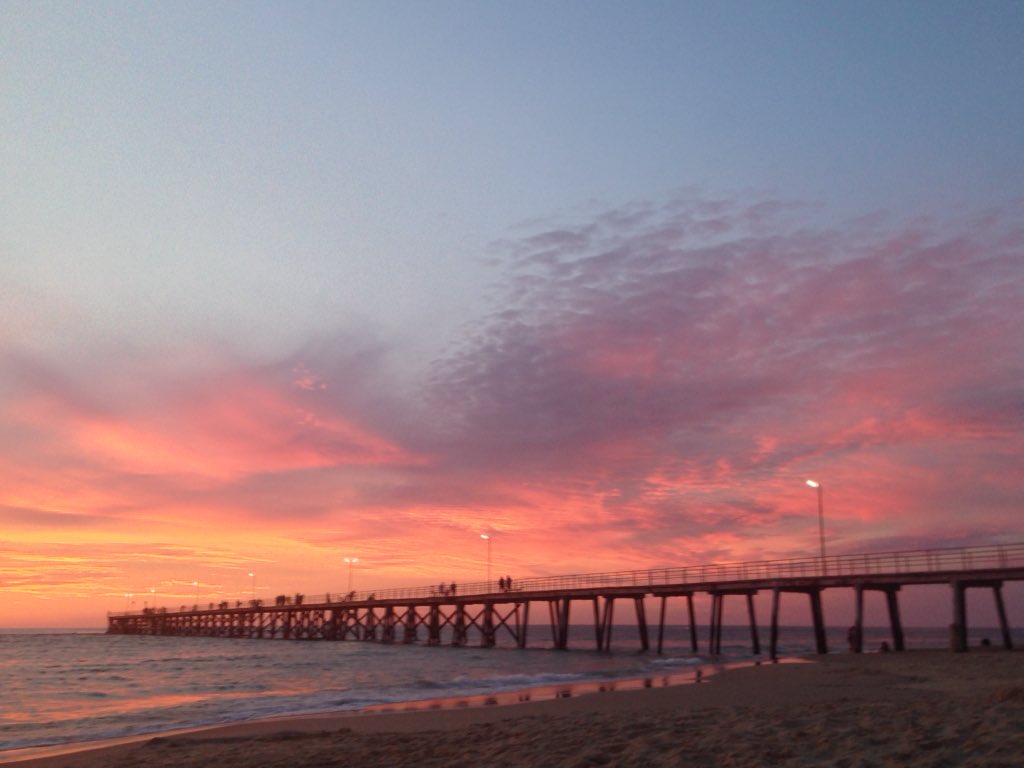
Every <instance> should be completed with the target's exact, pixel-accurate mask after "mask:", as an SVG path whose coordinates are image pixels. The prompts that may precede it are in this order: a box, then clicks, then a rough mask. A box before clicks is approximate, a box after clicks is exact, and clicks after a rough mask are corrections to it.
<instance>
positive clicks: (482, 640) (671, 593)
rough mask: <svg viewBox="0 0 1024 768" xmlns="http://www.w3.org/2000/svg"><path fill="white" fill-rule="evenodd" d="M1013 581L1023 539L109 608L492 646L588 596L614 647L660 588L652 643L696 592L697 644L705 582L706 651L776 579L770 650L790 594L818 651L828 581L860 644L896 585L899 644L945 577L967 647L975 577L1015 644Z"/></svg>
mask: <svg viewBox="0 0 1024 768" xmlns="http://www.w3.org/2000/svg"><path fill="white" fill-rule="evenodd" d="M1009 581H1024V543H1018V544H999V545H990V546H984V547H964V548H957V549H932V550H915V551H904V552H882V553H869V554H857V555H838V556H831V557H828V558H825V559H822V558H804V559H793V560H776V561H762V562H750V563H725V564H712V565H702V566H690V567H668V568H652V569H646V570H632V571H616V572H611V573H590V574H577V575H570V576H555V577H543V578H531V579H522V580H520V581H517V582H515V583H514V584H513V585H512V587H511V588H506V589H497V586H498V585H496V584H494V583H484V582H480V583H471V584H465V585H460V586H459V587H458V589H457V591H449V590H446V591H445V593H444V594H441V593H440V591H439V589H438V588H437V587H416V588H409V589H389V590H378V591H376V592H372V593H367V592H363V593H356V592H349V593H348V594H343V595H342V594H339V595H322V596H316V597H310V598H306V597H303V596H301V595H296V596H294V597H286V596H280V597H278V598H277V600H276V601H274V602H273V603H269V602H264V601H261V600H250V601H244V602H243V601H235V602H234V603H228V602H221V603H217V604H213V603H210V604H207V605H206V606H205V607H200V606H199V605H192V606H181V607H180V608H179V609H176V610H172V609H170V608H147V609H145V610H143V611H126V612H121V613H111V614H109V615H108V617H107V621H108V627H107V632H108V633H109V634H125V635H174V636H193V637H234V638H258V639H286V640H336V641H340V640H361V641H376V642H383V643H393V642H401V643H417V642H420V641H421V639H422V641H423V642H425V643H426V644H427V645H440V644H441V643H442V640H444V641H445V642H446V643H447V644H450V645H455V646H465V645H469V644H471V641H476V644H477V645H478V646H481V647H491V646H494V645H495V643H496V638H497V636H498V634H499V633H507V635H508V636H509V637H510V638H511V639H512V641H513V642H514V643H515V644H516V645H517V646H518V647H520V648H525V647H526V643H527V634H528V628H529V626H530V622H529V618H530V609H531V606H533V605H536V604H540V605H541V606H544V605H545V604H546V607H547V618H548V621H549V623H550V627H551V640H552V645H553V647H554V648H558V649H566V648H568V647H569V646H568V643H569V616H570V609H571V605H572V603H573V602H574V601H575V602H581V601H582V602H586V603H590V604H591V605H592V607H593V615H594V638H595V647H596V648H597V649H598V650H607V649H608V648H609V647H610V643H611V636H612V627H613V619H614V611H615V603H616V601H620V600H628V601H632V602H633V613H634V614H635V617H636V622H637V628H638V634H639V639H640V649H641V650H643V651H648V650H651V647H652V642H651V634H650V627H649V623H648V620H647V613H646V601H647V600H648V598H653V599H656V600H659V601H660V611H659V618H658V623H657V640H656V643H654V645H655V649H656V650H657V652H659V653H660V652H661V651H662V647H663V639H664V631H665V616H666V608H667V605H668V601H669V600H670V599H672V598H679V599H683V600H685V601H686V606H687V615H688V618H689V627H690V645H691V650H692V651H693V652H694V653H697V652H698V638H697V629H696V621H695V615H694V603H693V598H694V595H696V594H707V595H710V597H711V616H710V621H709V625H710V635H709V637H708V642H707V650H708V652H709V653H712V654H714V653H719V652H720V651H721V638H722V616H723V605H724V602H725V598H726V597H729V596H738V597H743V598H745V600H746V604H747V614H748V619H749V624H750V633H751V646H752V649H753V651H754V653H760V652H761V644H760V637H759V633H758V624H757V619H756V616H755V610H754V596H755V595H757V594H758V593H760V592H762V591H768V590H770V591H771V593H772V611H771V623H770V634H769V648H768V652H769V655H770V656H771V657H772V658H775V657H776V654H777V650H778V647H777V640H778V617H779V606H780V602H781V599H782V596H783V595H784V594H803V595H806V596H807V597H808V603H809V607H810V611H811V619H812V624H813V632H814V638H815V648H816V650H817V652H818V653H827V652H828V647H827V644H826V640H825V619H824V612H823V609H822V601H821V595H822V592H823V591H824V590H826V589H852V590H854V592H855V596H856V610H855V614H856V615H855V617H854V620H853V627H852V630H853V631H854V632H856V638H857V643H856V646H857V650H860V643H859V639H860V637H861V636H862V628H863V607H864V593H865V592H869V591H878V592H882V593H883V594H884V595H885V596H886V603H887V608H888V614H889V620H890V626H891V631H892V640H893V644H892V647H893V649H894V650H897V651H900V650H903V649H904V640H903V630H902V624H901V620H900V611H899V603H898V599H897V595H898V593H899V591H900V590H901V588H902V587H905V586H914V585H922V584H946V585H949V587H950V589H951V594H952V607H953V610H952V616H953V622H952V627H951V647H952V649H953V650H957V651H966V650H967V609H966V605H967V603H966V592H967V590H968V589H972V588H982V589H989V590H991V591H992V594H993V596H994V599H995V604H996V610H997V613H998V616H999V621H1000V632H1001V640H1002V645H1003V646H1004V647H1005V648H1012V640H1011V635H1010V628H1009V622H1008V618H1007V614H1006V609H1005V604H1004V601H1003V595H1002V587H1003V584H1004V583H1005V582H1009ZM421 632H422V633H423V634H422V635H421ZM423 635H425V637H424V636H423Z"/></svg>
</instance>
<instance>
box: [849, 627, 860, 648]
mask: <svg viewBox="0 0 1024 768" xmlns="http://www.w3.org/2000/svg"><path fill="white" fill-rule="evenodd" d="M846 642H848V643H849V644H850V653H860V648H861V646H860V629H859V628H858V627H857V625H856V624H855V625H853V626H852V627H850V628H849V629H848V630H846Z"/></svg>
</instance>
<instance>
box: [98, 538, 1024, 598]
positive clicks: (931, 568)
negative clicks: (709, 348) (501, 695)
mask: <svg viewBox="0 0 1024 768" xmlns="http://www.w3.org/2000/svg"><path fill="white" fill-rule="evenodd" d="M1022 567H1024V542H1019V543H1014V544H991V545H986V546H977V547H958V548H951V549H918V550H903V551H894V552H872V553H863V554H851V555H829V556H828V557H825V558H821V557H806V558H793V559H788V560H760V561H753V562H742V563H712V564H708V565H694V566H674V567H660V568H644V569H638V570H628V571H610V572H599V573H584V574H574V575H567V576H539V577H532V578H524V579H517V580H513V581H512V584H511V589H510V590H508V589H506V590H505V592H501V591H499V589H498V586H499V584H498V581H497V580H492V581H490V582H487V581H476V582H468V583H463V584H458V585H457V586H456V587H455V588H456V590H457V592H456V593H452V592H451V591H450V590H451V588H452V586H453V585H450V584H449V585H447V587H446V589H448V590H449V591H448V592H447V593H446V594H447V596H451V595H452V594H457V595H461V596H479V595H490V594H505V593H507V592H509V591H511V592H512V593H516V592H530V593H537V592H548V591H550V592H563V591H565V590H572V589H595V588H608V589H619V588H629V587H637V588H651V587H663V586H678V587H686V586H688V585H693V586H697V585H707V584H713V583H720V584H724V583H730V582H732V583H737V582H744V581H755V580H757V581H762V582H763V581H765V580H771V579H792V578H844V577H862V576H863V577H870V576H885V575H893V576H904V575H907V574H939V573H951V572H958V571H964V572H969V571H985V570H1001V569H1006V568H1022ZM440 587H441V585H433V586H419V587H398V588H391V589H378V590H372V591H370V590H367V591H359V592H345V591H339V592H333V593H327V594H324V595H304V596H303V597H302V603H303V604H305V605H318V604H321V605H322V604H330V603H340V602H358V601H367V600H420V599H425V598H431V597H440V596H442V594H441V591H440ZM288 600H289V603H288V604H290V605H294V604H295V603H293V602H290V601H291V600H292V597H291V596H289V598H288ZM207 604H208V603H200V604H198V605H188V606H184V608H185V610H205V609H206V608H207ZM234 604H235V602H233V603H232V606H233V605H234ZM237 604H238V605H239V606H240V607H249V606H250V605H251V601H248V600H240V601H237ZM264 604H266V605H268V606H273V605H274V604H275V603H274V602H273V601H272V600H269V601H267V600H265V601H264ZM209 605H210V607H211V608H220V607H222V606H223V603H221V602H217V603H216V604H209ZM155 610H161V611H162V610H164V609H147V610H146V611H117V612H112V613H111V614H110V615H115V616H126V615H137V614H142V613H150V612H153V611H155ZM166 610H171V611H173V610H176V609H175V608H173V607H172V608H168V609H166Z"/></svg>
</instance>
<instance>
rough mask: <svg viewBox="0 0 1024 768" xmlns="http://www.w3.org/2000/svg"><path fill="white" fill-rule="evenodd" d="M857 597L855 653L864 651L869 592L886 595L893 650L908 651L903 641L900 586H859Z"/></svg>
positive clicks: (857, 586)
mask: <svg viewBox="0 0 1024 768" xmlns="http://www.w3.org/2000/svg"><path fill="white" fill-rule="evenodd" d="M854 589H855V591H856V595H857V615H856V618H855V620H854V624H853V626H854V631H855V633H856V635H855V638H854V642H853V645H854V648H853V650H854V653H861V652H863V650H864V593H865V592H866V591H868V590H874V591H876V592H884V593H885V604H886V607H887V609H888V612H889V627H890V629H891V631H892V647H893V650H896V651H903V650H906V644H905V643H904V640H903V623H902V622H901V621H900V606H899V601H898V600H897V593H898V592H899V591H900V585H899V584H857V585H856V586H855V587H854Z"/></svg>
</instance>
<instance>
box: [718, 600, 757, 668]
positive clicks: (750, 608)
mask: <svg viewBox="0 0 1024 768" xmlns="http://www.w3.org/2000/svg"><path fill="white" fill-rule="evenodd" d="M756 594H757V590H756V589H715V590H712V591H711V637H710V642H709V643H708V652H709V653H712V654H720V653H721V652H722V613H723V605H724V603H725V596H726V595H742V596H744V597H746V598H747V616H748V619H749V622H750V645H751V648H752V650H753V652H754V653H755V654H760V653H761V641H760V638H759V637H758V633H757V617H756V616H755V615H754V595H756Z"/></svg>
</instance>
